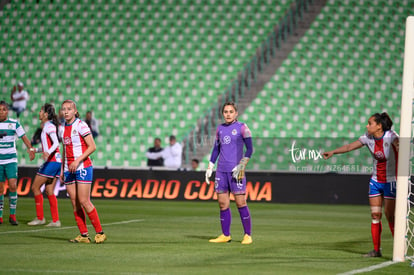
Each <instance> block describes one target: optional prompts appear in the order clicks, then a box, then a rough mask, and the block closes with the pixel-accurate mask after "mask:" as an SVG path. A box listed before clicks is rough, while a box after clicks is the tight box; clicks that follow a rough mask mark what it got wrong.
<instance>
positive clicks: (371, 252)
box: [362, 249, 382, 258]
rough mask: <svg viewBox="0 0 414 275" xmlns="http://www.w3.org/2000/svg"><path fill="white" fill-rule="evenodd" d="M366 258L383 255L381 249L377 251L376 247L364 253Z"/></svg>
mask: <svg viewBox="0 0 414 275" xmlns="http://www.w3.org/2000/svg"><path fill="white" fill-rule="evenodd" d="M362 256H363V257H365V258H374V257H382V254H381V251H376V250H375V249H374V250H372V251H370V252H368V253H367V254H364V255H362Z"/></svg>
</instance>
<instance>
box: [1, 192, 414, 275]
mask: <svg viewBox="0 0 414 275" xmlns="http://www.w3.org/2000/svg"><path fill="white" fill-rule="evenodd" d="M93 203H94V204H95V205H96V207H97V210H98V213H99V215H100V218H101V222H102V224H103V228H104V231H105V233H106V234H107V236H108V240H107V241H106V242H105V243H103V244H94V243H93V244H72V243H69V242H68V239H70V238H73V237H75V236H76V235H78V231H77V228H76V226H75V221H74V217H73V213H72V210H71V206H70V201H69V200H68V199H59V210H60V217H61V221H62V227H61V228H57V229H48V228H45V227H44V226H38V227H29V226H27V225H26V223H27V222H28V221H30V220H31V219H33V218H34V217H35V205H34V200H33V199H32V198H19V201H18V208H17V217H18V220H19V221H20V225H19V226H11V225H10V224H9V223H8V220H7V219H8V199H7V197H6V199H5V213H4V218H5V222H4V224H3V225H0V274H215V275H218V274H238V275H240V274H338V273H344V272H350V271H353V270H357V269H361V268H366V267H370V266H374V265H378V264H381V263H383V262H387V261H390V260H391V259H392V236H391V234H390V231H389V228H388V225H387V223H386V222H385V221H384V219H383V238H382V240H383V241H382V248H383V258H373V259H366V258H363V257H362V256H361V254H363V253H365V252H368V251H369V250H371V249H372V244H371V234H370V213H369V207H368V206H349V205H348V206H344V205H307V204H303V205H297V204H295V205H294V204H270V203H250V204H249V207H250V211H251V215H252V221H253V244H252V245H241V244H240V241H241V239H242V235H243V232H242V226H241V222H240V217H239V214H238V211H237V209H236V207H235V205H234V203H232V205H231V209H232V216H233V222H232V237H233V241H232V242H231V243H226V244H213V243H209V242H208V239H209V238H213V237H216V236H217V235H219V234H220V224H219V222H220V221H219V210H218V204H217V202H178V201H144V200H139V201H131V200H129V201H127V200H94V201H93ZM45 216H46V219H47V220H48V221H49V220H50V212H49V206H48V201H47V199H45ZM88 224H89V221H88ZM89 229H90V233H91V237H92V238H93V237H94V235H95V234H94V230H93V228H92V227H91V226H89ZM410 272H412V273H414V269H412V268H410V267H409V263H407V262H405V263H397V264H392V265H390V266H387V267H384V268H381V269H377V270H375V271H372V272H370V273H369V274H408V273H410Z"/></svg>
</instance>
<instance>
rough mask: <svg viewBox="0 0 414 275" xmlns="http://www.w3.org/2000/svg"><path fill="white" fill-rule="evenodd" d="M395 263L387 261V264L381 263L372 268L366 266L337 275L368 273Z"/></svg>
mask: <svg viewBox="0 0 414 275" xmlns="http://www.w3.org/2000/svg"><path fill="white" fill-rule="evenodd" d="M396 263H397V262H393V261H387V262H383V263H380V264H377V265H372V266H368V267H364V268H361V269H355V270H351V271H348V272H345V273H340V274H337V275H353V274H359V273H363V272H370V271H373V270H376V269H380V268H384V267H387V266H390V265H393V264H396Z"/></svg>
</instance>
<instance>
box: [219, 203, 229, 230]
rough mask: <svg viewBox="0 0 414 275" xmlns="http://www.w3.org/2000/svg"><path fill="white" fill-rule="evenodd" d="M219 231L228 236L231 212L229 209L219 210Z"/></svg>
mask: <svg viewBox="0 0 414 275" xmlns="http://www.w3.org/2000/svg"><path fill="white" fill-rule="evenodd" d="M220 222H221V231H222V232H223V234H224V235H225V236H230V224H231V212H230V208H227V209H226V210H220Z"/></svg>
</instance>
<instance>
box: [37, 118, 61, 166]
mask: <svg viewBox="0 0 414 275" xmlns="http://www.w3.org/2000/svg"><path fill="white" fill-rule="evenodd" d="M40 139H41V141H42V151H43V152H48V153H49V158H48V159H47V161H54V162H61V159H62V158H61V156H60V151H59V140H58V138H57V131H56V126H55V125H54V124H53V123H52V122H51V121H46V123H45V124H44V125H43V129H42V134H41V135H40Z"/></svg>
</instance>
